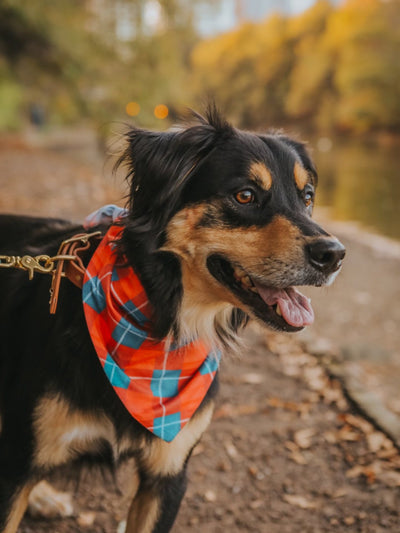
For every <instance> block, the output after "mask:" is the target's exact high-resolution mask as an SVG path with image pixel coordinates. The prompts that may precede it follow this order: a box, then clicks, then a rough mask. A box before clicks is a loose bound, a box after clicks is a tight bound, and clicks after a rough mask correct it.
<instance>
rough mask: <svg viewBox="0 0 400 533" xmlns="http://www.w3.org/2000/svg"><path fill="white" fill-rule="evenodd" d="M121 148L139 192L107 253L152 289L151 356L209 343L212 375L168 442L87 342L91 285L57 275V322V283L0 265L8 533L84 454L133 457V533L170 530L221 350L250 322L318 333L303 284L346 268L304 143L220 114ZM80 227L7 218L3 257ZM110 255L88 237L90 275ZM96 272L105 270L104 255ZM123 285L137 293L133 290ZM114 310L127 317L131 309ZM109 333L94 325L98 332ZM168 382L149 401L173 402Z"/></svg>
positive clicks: (1, 444)
mask: <svg viewBox="0 0 400 533" xmlns="http://www.w3.org/2000/svg"><path fill="white" fill-rule="evenodd" d="M126 139H127V147H126V150H125V151H124V154H123V156H122V158H121V161H120V162H119V163H120V164H125V165H127V179H128V182H129V186H130V195H129V198H128V203H127V211H126V212H125V213H124V214H123V215H122V216H121V217H119V218H118V220H117V221H116V222H115V223H114V225H111V227H112V228H114V229H113V231H114V234H112V235H111V237H110V238H109V240H108V242H107V246H108V248H107V250H108V251H109V253H110V257H114V259H115V261H116V264H117V265H118V268H119V269H120V270H119V272H125V273H126V272H128V273H130V272H132V273H133V274H132V275H134V276H136V277H135V279H136V281H137V282H138V283H139V287H142V288H143V291H144V293H143V294H145V295H146V298H147V301H146V302H144V304H143V305H145V306H147V309H148V310H149V312H150V316H147V318H146V320H147V319H148V320H147V322H146V324H147V325H146V328H147V329H146V333H145V335H147V338H146V341H145V342H147V348H148V350H147V352H146V353H150V352H151V351H152V346H154V347H159V346H160V343H161V344H162V343H163V344H162V347H163V348H162V349H163V350H164V352H165V353H167V352H168V350H169V349H177V350H178V351H179V349H180V348H176V346H178V347H181V346H184V347H187V346H188V345H189V344H190V343H194V345H196V346H197V347H198V344H196V343H200V345H201V350H200V351H201V353H203V352H204V353H207V354H208V355H207V358H206V362H208V364H210V365H211V366H212V368H211V370H210V372H209V373H208V377H207V379H209V381H208V382H207V383H208V384H206V386H205V388H204V387H203V388H204V390H203V392H202V393H201V394H200V397H199V398H198V399H197V404H196V405H195V407H194V408H193V407H192V412H191V413H190V415H189V416H188V417H187V420H185V423H184V424H183V423H180V427H179V428H178V430H177V431H176V432H175V433H174V434H173V435H172V436H171V435H169V438H163V437H164V435H160V433H159V430H160V428H159V427H158V433H157V430H156V429H157V428H156V423H155V422H154V421H153V426H152V425H151V423H150V425H148V426H147V427H146V426H145V424H144V423H143V422H142V421H141V420H138V418H139V419H140V416H142V415H143V416H147V414H148V413H146V412H145V407H144V405H142V404H140V403H139V404H138V402H135V401H134V402H133V404H134V405H133V406H132V404H129V405H128V406H127V404H126V403H124V401H125V398H124V396H123V394H125V392H124V391H122V392H121V390H122V389H121V388H118V386H116V385H115V383H112V379H111V381H110V376H109V375H107V373H106V372H105V370H106V366H107V364H108V363H107V361H108V360H107V357H109V354H107V355H105V356H104V357H103V356H101V354H100V355H99V353H100V352H99V350H100V348H98V346H97V344H96V342H97V341H98V339H97V340H96V339H95V340H93V338H92V337H91V326H92V325H93V327H95V326H96V321H97V320H100V319H101V320H103V319H102V318H101V313H103V312H104V311H103V307H102V308H101V309H100V311H99V310H98V309H93V308H91V307H90V306H89V310H88V312H86V311H85V309H86V308H85V309H84V307H85V305H86V306H88V302H89V303H90V301H89V300H86V301H84V305H83V303H82V290H80V289H78V288H77V287H75V286H74V285H73V284H72V283H71V282H70V280H68V279H62V280H61V283H60V289H59V295H58V308H57V311H56V313H55V314H54V315H52V314H50V313H49V310H48V297H49V277H48V276H45V275H41V274H35V275H34V276H33V279H31V280H30V279H28V276H27V275H26V272H22V271H18V270H16V269H11V268H8V269H0V294H1V302H0V331H1V333H0V339H1V341H0V531H2V532H3V533H15V532H16V531H17V529H18V525H19V523H20V521H21V519H22V517H23V515H24V512H25V509H26V506H27V501H28V497H29V493H30V491H31V490H32V488H33V486H34V485H35V484H36V483H38V482H39V481H40V480H42V479H44V478H45V477H46V476H48V475H49V474H50V473H51V472H53V471H54V470H55V469H57V468H58V467H60V466H62V465H65V464H75V463H78V462H80V461H85V460H89V461H99V462H101V463H105V464H107V465H109V466H110V467H111V468H114V467H115V466H116V465H118V464H119V463H120V462H121V461H123V460H124V459H126V458H131V457H133V458H134V459H135V463H136V466H137V472H138V477H139V486H138V490H137V492H136V495H135V496H134V499H133V501H132V504H131V506H130V509H129V513H128V517H127V525H126V532H127V533H150V532H152V533H167V532H168V531H170V530H171V528H172V525H173V523H174V520H175V517H176V515H177V512H178V509H179V506H180V503H181V500H182V497H183V495H184V492H185V486H186V475H185V471H186V466H187V462H188V460H189V458H190V455H191V451H192V450H193V448H194V446H195V445H196V444H197V442H198V441H199V439H200V438H201V435H202V434H203V432H204V431H205V429H206V428H207V426H208V424H209V422H210V420H211V417H212V412H213V407H214V402H215V395H216V392H217V388H218V375H217V374H218V372H217V366H218V357H219V353H220V352H221V351H223V350H226V349H228V350H231V349H235V346H237V345H238V342H239V339H240V330H241V329H242V328H243V327H244V326H245V324H246V322H247V321H248V319H249V318H250V319H254V320H256V321H257V322H258V323H260V324H262V325H264V326H266V327H269V328H273V329H275V330H279V331H288V332H294V331H299V330H301V329H302V328H303V327H304V326H306V325H308V324H310V323H311V322H312V320H313V311H312V307H311V304H310V302H309V300H308V299H307V298H306V297H305V296H303V295H302V294H301V293H300V292H299V291H298V290H297V289H295V288H294V287H295V286H301V285H312V286H324V285H329V284H330V283H332V282H333V280H334V278H335V277H336V275H337V274H338V272H339V270H340V268H341V264H342V260H343V257H344V255H345V248H344V246H343V245H342V244H341V243H340V242H339V241H338V240H337V239H336V238H335V237H333V236H332V235H330V234H328V233H327V232H326V231H324V230H323V229H322V228H321V227H320V226H319V225H317V224H316V223H315V222H314V221H313V220H312V219H311V214H312V210H313V204H314V196H315V188H316V185H317V172H316V169H315V167H314V164H313V162H312V160H311V158H310V156H309V154H308V152H307V150H306V147H305V145H304V144H302V143H301V142H299V141H297V140H294V139H292V138H289V137H287V136H285V135H284V134H282V133H276V132H271V133H263V134H262V133H250V132H246V131H241V130H238V129H236V128H234V127H233V126H232V125H230V124H229V123H228V122H227V121H226V120H225V119H224V118H223V117H222V116H221V114H220V113H219V112H218V111H217V110H216V109H215V107H213V106H211V107H210V108H209V109H208V110H207V112H206V114H205V117H202V116H200V115H198V114H196V113H193V120H192V122H191V123H188V124H186V125H185V126H182V127H181V128H178V129H174V130H171V131H166V132H151V131H146V130H142V129H139V128H131V129H130V130H129V132H128V133H127V135H126ZM109 226H110V224H109V223H108V224H103V223H102V221H100V224H98V225H97V226H96V227H95V228H93V231H97V230H99V231H101V232H102V235H108V233H107V232H108V231H109ZM91 230H92V229H91ZM81 233H84V229H83V228H82V226H78V225H75V224H72V223H70V222H66V221H64V220H56V219H46V218H31V217H27V216H15V215H14V216H13V215H1V216H0V253H1V254H10V255H19V254H21V253H24V254H30V255H31V256H40V257H42V256H43V255H46V256H49V257H53V256H54V255H56V254H57V250H58V249H59V246H60V243H61V242H62V241H65V240H66V239H67V240H68V239H69V238H71V237H73V236H74V235H76V234H81ZM104 239H105V237H104ZM104 239H103V240H104ZM99 243H100V244H99ZM102 246H103V248H102V250H103V251H104V242H103V241H102V240H101V239H98V240H93V241H92V242H91V246H90V248H89V249H87V250H86V251H85V252H84V254H83V256H82V259H83V261H84V263H85V267H87V265H88V263H89V261H90V265H92V262H93V261H94V257H95V255H96V254H97V253H98V251H99V249H100V247H102ZM98 263H99V265H100V267H99V268H102V267H103V266H104V264H105V261H103V259H102V256H100V257H99V259H98ZM87 268H88V270H89V269H90V268H92V267H90V266H89V267H87ZM95 274H96V272H95V273H94V274H93V275H92V276H91V277H90V278H89V279H88V280H87V282H86V284H85V285H84V287H85V286H86V285H87V284H88V283H89V282H90V283H92V284H93V279H96V275H95ZM86 276H88V275H87V274H86ZM104 279H107V277H106V276H105V278H104ZM120 281H121V280H118V282H120ZM125 281H126V283H127V285H126V287H128V288H127V290H130V286H131V285H133V282H131V281H130V278H129V277H128V278H126V279H125ZM136 281H135V283H136ZM101 282H102V283H103V281H101ZM116 283H117V282H116ZM97 288H98V289H99V290H100V288H99V287H97ZM83 290H84V289H83ZM96 290H97V289H96ZM110 290H111V292H112V291H113V290H114V289H113V288H112V287H111V289H110ZM100 292H101V291H100ZM141 294H142V293H141ZM114 296H115V295H114ZM117 296H118V295H117ZM89 297H90V298H91V295H90V294H89V296H86V298H89ZM128 303H129V301H128ZM103 304H104V306H105V308H106V307H107V306H106V304H105V303H104V302H103V303H102V306H103ZM124 305H125V304H124ZM138 309H140V305H136V307H135V313H136V312H137V310H138ZM85 313H86V314H85ZM88 313H89V314H90V313H94V314H93V316H92V317H91V318H90V320H92V322H87V321H88ZM121 313H122V318H123V319H124V320H126V319H127V316H128V319H129V314H130V310H129V309H127V308H126V307H124V308H123V309H122V311H121ZM133 314H134V313H133ZM132 316H133V315H132ZM99 317H100V318H99ZM133 319H135V320H136V319H137V316H136V315H135V316H133V318H132V320H133ZM138 320H139V319H138ZM139 322H140V320H139ZM135 323H136V322H135ZM137 323H138V322H137ZM137 323H136V324H137ZM88 324H90V326H89V325H88ZM104 324H105V322H104V323H103V322H100V326H99V324H98V323H97V327H98V329H97V330H96V331H97V333H96V334H98V335H100V336H101V335H102V334H103V333H104V331H105V329H107V327H108V326H107V325H104ZM137 327H138V328H139V326H137ZM139 330H140V331H142V329H140V328H139ZM139 330H138V331H139ZM143 331H144V330H143ZM118 342H120V340H119V341H118ZM128 344H129V343H128ZM167 345H168V347H167V348H166V346H167ZM172 345H173V346H172ZM101 349H103V348H101ZM127 349H128V348H127ZM129 349H130V348H129ZM196 349H197V348H196ZM199 349H200V348H199ZM184 350H186V348H184ZM188 350H189V349H188ZM202 350H203V351H202ZM211 352H212V354H213V358H211V359H210V355H209V353H211ZM135 353H137V354H139V355H138V358H139V361H140V357H141V355H140V351H138V352H135ZM168 353H169V352H168ZM179 353H181V352H179ZM186 353H191V352H189V351H188V352H185V354H186ZM196 353H197V352H196ZM116 354H117V355H116V357H117V360H118V361H119V359H118V357H119V355H118V354H119V352H118V350H117V352H116ZM203 355H204V354H203ZM99 358H100V359H99ZM100 363H101V364H100ZM129 364H130V359H129V356H128V363H127V366H126V365H125V367H123V365H122V367H123V368H122V370H121V372H122V374H121V376H122V377H123V378H124V379H128V382H129V380H132V379H133V378H132V376H128V377H127V374H129ZM111 365H114V367H115V368H117V367H116V366H115V361H114V360H113V361H111ZM102 366H103V368H102ZM203 366H204V364H203ZM203 366H202V367H201V368H203ZM114 367H113V368H114ZM135 369H136V367H135ZM118 371H119V370H118ZM164 371H165V372H167V370H165V368H163V369H162V372H164ZM171 372H173V374H171V375H173V376H175V377H176V375H178V374H179V375H180V369H175V370H172V371H171ZM174 372H175V374H174ZM176 373H177V374H176ZM198 374H199V372H198ZM200 374H202V372H200ZM202 375H203V374H202ZM188 379H189V378H188ZM129 383H130V382H129ZM119 385H121V384H119ZM175 385H176V383H175ZM175 385H174V387H175ZM203 385H204V383H203ZM203 385H201V386H203ZM127 387H128V388H129V385H127ZM168 387H169V388H168ZM168 387H167V389H168V390H166V392H165V393H163V394H161V395H157V394H158V393H157V391H154V390H153V393H154V394H155V396H156V397H157V398H158V399H159V398H160V397H161V396H163V395H164V396H165V399H166V400H167V399H168V398H169V397H170V396H173V392H171V383H169V384H168ZM193 390H194V391H198V387H197V386H196V387H194V389H193ZM116 391H117V392H116ZM175 392H176V390H175ZM196 394H197V392H196ZM146 401H147V400H146ZM149 401H150V400H149ZM151 401H153V400H151ZM185 401H186V400H185ZM190 401H191V396H190V398H189V403H190ZM172 403H173V402H172ZM164 407H165V406H164V405H162V408H164ZM157 412H158V411H157ZM132 413H133V414H132ZM154 420H155V418H154ZM157 420H158V418H157Z"/></svg>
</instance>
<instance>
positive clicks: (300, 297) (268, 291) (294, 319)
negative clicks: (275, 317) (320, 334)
mask: <svg viewBox="0 0 400 533" xmlns="http://www.w3.org/2000/svg"><path fill="white" fill-rule="evenodd" d="M255 286H256V289H257V291H258V294H259V295H260V296H261V298H262V299H263V300H264V302H265V303H266V304H267V305H275V304H278V305H279V307H280V310H281V313H282V316H283V318H284V319H285V320H286V322H287V323H288V324H290V325H291V326H294V327H296V328H300V327H304V326H309V325H310V324H312V323H313V322H314V311H313V308H312V307H311V304H310V300H309V299H308V298H306V297H305V296H304V294H301V292H299V291H297V290H296V289H294V288H293V287H289V288H287V289H273V288H269V287H263V286H262V285H257V283H255Z"/></svg>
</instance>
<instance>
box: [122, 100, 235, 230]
mask: <svg viewBox="0 0 400 533" xmlns="http://www.w3.org/2000/svg"><path fill="white" fill-rule="evenodd" d="M191 119H192V123H190V124H187V125H186V127H181V128H175V129H174V130H172V131H167V132H152V131H146V130H142V129H138V128H132V129H131V130H130V131H129V132H128V133H127V134H126V138H127V148H126V150H125V152H124V154H123V155H122V157H121V159H120V162H119V163H121V162H122V163H123V164H125V165H127V166H128V176H127V179H128V181H129V184H130V195H129V199H128V208H129V211H130V217H129V218H130V220H131V221H132V222H134V226H135V229H136V230H137V231H140V232H145V233H148V232H149V230H150V232H151V233H152V234H153V237H156V240H157V238H158V237H159V234H160V232H162V231H163V230H164V229H165V225H166V223H167V221H168V220H169V219H170V218H171V216H173V214H174V213H175V212H176V211H177V210H178V209H179V207H180V205H179V202H180V195H179V193H180V191H181V190H182V189H183V187H184V185H185V183H186V182H187V180H188V178H189V176H190V174H191V173H192V172H193V171H194V169H195V168H196V166H197V165H199V163H201V161H202V160H203V159H204V158H206V157H207V155H208V154H209V153H210V152H211V151H212V150H213V148H214V147H215V145H216V143H217V142H218V140H221V139H222V138H224V136H226V135H227V134H229V133H232V132H233V131H234V130H233V128H232V127H231V126H230V125H229V124H228V123H226V122H225V121H224V120H223V119H222V117H221V116H220V115H219V113H218V112H217V111H216V109H215V108H214V107H210V108H209V109H208V111H207V115H206V117H205V118H204V117H201V116H200V115H197V114H195V113H192V115H191ZM193 121H195V122H194V123H193Z"/></svg>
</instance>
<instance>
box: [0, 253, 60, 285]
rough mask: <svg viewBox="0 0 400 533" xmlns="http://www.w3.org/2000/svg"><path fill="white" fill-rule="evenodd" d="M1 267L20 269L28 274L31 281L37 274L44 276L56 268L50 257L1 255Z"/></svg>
mask: <svg viewBox="0 0 400 533" xmlns="http://www.w3.org/2000/svg"><path fill="white" fill-rule="evenodd" d="M0 267H2V268H19V269H20V270H26V271H27V272H28V276H29V279H30V280H32V279H33V275H34V273H35V272H40V273H42V274H48V273H50V272H51V271H52V270H53V268H54V263H53V261H51V259H50V257H49V256H48V255H37V256H36V257H33V256H31V255H23V256H22V257H20V256H19V255H0Z"/></svg>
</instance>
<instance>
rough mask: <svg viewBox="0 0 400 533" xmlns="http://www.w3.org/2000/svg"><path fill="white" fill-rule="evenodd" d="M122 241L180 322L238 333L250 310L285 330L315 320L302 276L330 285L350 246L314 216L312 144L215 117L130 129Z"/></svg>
mask: <svg viewBox="0 0 400 533" xmlns="http://www.w3.org/2000/svg"><path fill="white" fill-rule="evenodd" d="M128 141H129V142H128V148H127V150H126V153H125V154H124V160H125V161H128V164H129V165H130V166H129V168H130V172H129V179H130V183H131V197H130V201H129V213H130V214H129V216H128V218H127V221H126V228H125V230H124V234H123V239H122V242H121V244H122V247H123V251H124V253H125V254H126V256H127V258H128V260H129V262H130V263H131V264H132V265H133V266H134V267H135V268H136V270H137V273H138V275H139V276H140V278H141V280H142V283H143V285H144V287H145V289H146V291H147V294H148V297H149V299H150V302H151V303H152V305H153V308H154V330H155V334H156V335H157V336H159V337H161V336H165V335H166V334H168V333H170V332H171V331H172V332H173V333H174V334H175V335H180V336H183V337H185V338H187V337H196V336H198V335H199V336H201V337H203V338H209V339H211V340H215V338H219V339H220V340H222V341H223V342H225V343H226V342H229V340H230V339H231V338H232V337H233V336H234V333H233V331H234V329H235V328H236V327H237V325H238V324H240V323H241V322H243V321H244V320H245V319H246V317H247V316H250V317H253V318H256V319H257V320H258V321H261V322H262V323H264V324H266V325H267V326H270V327H272V328H274V329H277V330H285V331H297V330H300V329H302V328H303V327H304V326H305V325H308V324H310V323H311V322H312V320H313V311H312V308H311V306H310V303H309V301H308V299H307V298H305V297H304V296H303V295H302V294H301V293H300V292H299V291H297V290H296V289H295V288H294V286H299V285H314V286H322V285H329V284H330V283H331V282H332V281H333V280H334V278H335V277H336V275H337V273H338V271H339V269H340V266H341V263H342V259H343V257H344V254H345V249H344V247H343V245H342V244H341V243H340V242H339V241H338V240H337V239H336V238H335V237H332V236H331V235H329V234H328V233H326V232H325V231H324V230H323V229H322V228H321V227H320V226H318V225H317V224H316V223H315V222H313V221H312V219H311V213H312V209H313V203H314V195H315V187H316V184H317V174H316V171H315V168H314V165H313V163H312V161H311V159H310V157H309V156H308V154H307V152H306V149H305V147H304V145H303V144H301V143H299V142H297V141H294V140H292V139H290V138H288V137H285V136H283V135H280V134H265V135H263V134H255V133H248V132H244V131H240V130H237V129H235V128H233V127H232V126H231V125H229V124H228V123H226V122H225V121H224V120H223V119H222V118H221V117H220V116H219V115H218V113H217V112H216V111H215V110H214V109H211V110H210V111H209V112H208V114H207V118H206V119H204V118H202V117H199V116H197V115H196V123H194V124H192V125H189V126H187V127H185V128H182V129H179V130H175V131H169V132H164V133H154V132H148V131H143V130H140V129H132V130H131V131H130V132H129V133H128Z"/></svg>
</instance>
